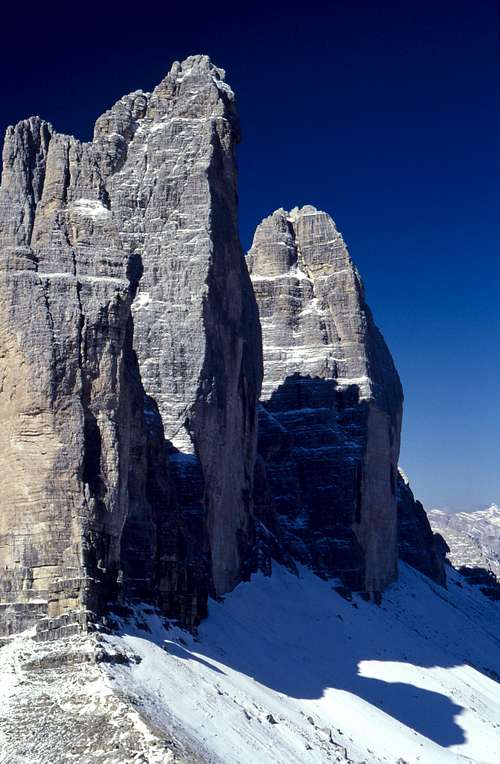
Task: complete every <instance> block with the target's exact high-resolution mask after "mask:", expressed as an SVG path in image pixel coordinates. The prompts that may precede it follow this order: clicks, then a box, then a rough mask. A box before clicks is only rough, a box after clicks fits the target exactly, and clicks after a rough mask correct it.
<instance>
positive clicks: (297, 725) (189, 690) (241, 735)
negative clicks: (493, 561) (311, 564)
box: [107, 565, 500, 764]
mask: <svg viewBox="0 0 500 764" xmlns="http://www.w3.org/2000/svg"><path fill="white" fill-rule="evenodd" d="M458 580H459V579H458V576H457V574H455V573H454V572H453V571H452V572H451V581H450V584H449V591H448V592H447V591H445V590H443V589H441V588H440V587H438V586H437V585H435V584H433V583H432V582H430V581H429V580H428V579H426V578H425V577H423V576H421V575H420V574H419V573H417V572H416V571H414V570H413V569H411V568H409V567H407V566H405V565H402V566H401V577H400V581H399V582H398V583H397V584H395V585H394V586H392V587H391V588H390V589H389V590H388V592H387V593H386V594H385V596H384V600H383V603H382V606H381V607H377V606H376V605H374V604H372V603H366V602H364V601H363V600H362V599H361V598H360V597H357V596H355V597H354V600H353V602H352V603H350V602H347V601H345V600H344V599H342V598H341V597H340V596H339V595H338V594H337V593H336V592H334V591H333V590H332V582H325V581H321V580H320V579H318V578H317V577H315V576H314V575H313V574H312V573H311V572H310V571H308V570H307V569H301V571H300V578H297V577H295V576H293V575H292V574H290V573H289V572H288V571H286V570H285V569H283V568H279V567H275V569H274V572H273V576H272V577H271V578H265V577H263V576H261V575H259V576H255V577H254V578H253V579H252V582H251V583H245V584H241V585H240V586H239V587H238V588H237V589H236V590H235V591H234V592H233V593H231V594H230V595H228V596H227V597H226V599H225V602H223V603H222V602H211V603H210V615H209V617H208V619H207V620H206V621H205V622H204V623H203V624H202V625H201V627H200V630H199V635H198V637H197V638H193V637H191V636H189V635H186V634H185V633H183V632H181V631H180V630H178V629H176V628H171V629H170V630H169V631H165V630H164V628H163V627H162V625H161V623H160V621H159V620H158V619H157V618H155V617H154V616H149V627H150V629H151V632H150V633H149V634H147V633H145V632H144V631H143V630H139V629H134V628H132V627H129V626H125V627H124V633H123V636H121V637H111V638H110V640H111V641H112V642H115V643H125V645H126V646H127V647H128V648H131V649H132V650H133V651H134V652H135V653H136V654H138V655H140V656H141V658H142V660H141V662H140V663H138V664H137V665H133V666H118V667H117V666H115V667H112V668H108V669H107V671H108V672H109V678H110V681H111V682H112V684H113V685H114V686H115V687H116V688H117V689H119V690H120V691H121V692H123V693H126V694H127V695H128V696H131V697H136V698H137V699H138V702H139V704H140V707H141V713H142V714H143V715H144V717H145V718H147V719H149V720H150V721H151V720H153V721H154V723H155V724H156V725H159V727H160V728H161V726H162V724H163V725H164V726H168V724H172V719H173V720H175V724H176V725H180V727H181V728H182V729H183V730H185V731H186V732H187V734H188V736H189V737H190V738H191V741H192V743H193V746H194V747H195V749H196V750H199V752H200V754H201V755H202V756H205V757H206V760H207V761H211V762H224V763H225V764H261V763H262V764H303V762H314V764H322V763H323V762H325V764H326V762H332V761H336V760H337V761H340V760H344V748H345V752H346V753H347V756H348V757H349V760H351V761H355V762H362V761H365V762H370V764H375V763H376V762H383V761H385V762H394V763H395V762H397V761H398V759H399V758H402V759H404V760H405V761H406V762H408V763H409V764H413V763H414V762H415V763H416V762H421V763H422V764H431V763H432V764H445V763H446V762H449V763H451V762H466V761H468V762H471V761H472V762H478V763H479V762H480V763H481V764H495V763H497V762H498V751H499V750H500V685H499V684H498V683H497V682H495V681H494V680H493V679H490V678H489V676H487V673H488V671H489V672H493V671H496V672H497V674H498V673H500V651H499V644H500V641H499V639H500V618H499V615H500V608H499V607H498V605H496V604H495V603H491V602H489V601H487V600H486V599H485V598H484V597H483V596H482V595H481V594H480V593H478V592H477V591H474V590H473V589H472V588H471V587H469V586H467V585H466V584H464V585H463V588H459V587H457V585H456V581H458ZM271 720H274V722H277V723H272V722H271Z"/></svg>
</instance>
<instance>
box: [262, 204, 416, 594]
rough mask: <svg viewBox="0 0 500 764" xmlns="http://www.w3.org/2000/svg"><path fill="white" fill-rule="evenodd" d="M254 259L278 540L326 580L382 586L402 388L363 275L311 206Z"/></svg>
mask: <svg viewBox="0 0 500 764" xmlns="http://www.w3.org/2000/svg"><path fill="white" fill-rule="evenodd" d="M248 264H249V270H250V274H251V278H252V282H253V286H254V290H255V294H256V298H257V303H258V306H259V313H260V320H261V325H262V336H263V352H264V370H265V371H264V381H263V392H262V398H261V404H262V405H261V408H260V414H259V420H260V434H259V454H260V457H261V458H262V462H263V465H264V467H265V472H266V475H267V486H268V490H269V494H270V502H271V505H272V506H273V507H274V510H275V513H276V515H277V516H278V520H279V522H278V528H279V534H280V536H281V539H282V544H284V545H285V547H286V548H287V549H288V550H290V551H291V553H292V555H293V556H294V557H296V558H298V559H300V560H302V561H304V562H306V563H308V564H310V565H311V566H312V567H313V569H314V570H316V572H317V573H319V574H320V575H323V576H328V577H329V576H334V575H340V576H341V577H342V578H343V580H344V581H345V582H346V583H347V584H348V585H349V586H351V587H352V588H356V589H362V590H367V591H369V592H378V591H381V590H382V589H384V588H385V587H386V586H387V584H388V583H390V582H391V581H392V580H394V578H395V577H396V571H397V543H396V535H397V529H396V520H397V515H396V480H397V462H398V454H399V438H400V426H401V408H402V391H401V385H400V382H399V378H398V375H397V372H396V370H395V368H394V364H393V362H392V358H391V356H390V353H389V351H388V349H387V347H386V345H385V342H384V340H383V338H382V336H381V334H380V332H379V331H378V329H377V327H376V326H375V324H374V322H373V319H372V316H371V313H370V310H369V308H368V306H367V305H366V302H365V298H364V292H363V286H362V283H361V280H360V277H359V275H358V273H357V270H356V268H355V267H354V265H353V263H352V261H351V259H350V257H349V254H348V251H347V249H346V246H345V244H344V242H343V239H342V237H341V235H340V233H339V232H338V231H337V229H336V227H335V224H334V222H333V220H332V219H331V218H330V217H329V216H328V215H327V214H326V213H324V212H320V211H318V210H316V209H315V208H314V207H311V206H307V207H303V208H302V209H300V210H299V209H294V210H292V211H291V212H286V211H285V210H283V209H279V210H277V211H276V212H274V213H273V214H272V215H271V216H270V217H268V218H266V219H265V220H264V221H263V222H262V223H261V224H260V225H259V227H258V228H257V230H256V233H255V237H254V241H253V245H252V248H251V250H250V252H249V256H248ZM268 514H269V513H268ZM274 535H275V534H274Z"/></svg>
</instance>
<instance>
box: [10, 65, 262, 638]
mask: <svg viewBox="0 0 500 764" xmlns="http://www.w3.org/2000/svg"><path fill="white" fill-rule="evenodd" d="M237 139H238V126H237V120H236V116H235V110H234V97H233V94H232V91H231V90H230V88H229V87H228V85H226V84H225V82H224V73H223V72H222V70H219V69H217V68H216V67H214V66H213V65H212V64H211V63H210V61H209V59H208V58H207V57H206V56H194V57H191V58H189V59H187V61H185V62H183V63H182V64H178V63H176V64H174V65H173V67H172V70H171V72H170V73H169V74H168V75H167V77H166V78H165V79H164V80H163V82H162V83H160V85H159V86H158V87H157V88H156V89H155V90H154V91H153V93H151V94H148V93H143V92H142V91H138V92H136V93H132V94H130V95H129V96H126V97H124V98H123V99H121V100H120V101H119V102H118V103H117V104H115V106H114V107H113V108H112V109H111V110H110V111H109V112H107V113H106V114H105V115H103V117H101V118H100V119H99V120H98V121H97V123H96V128H95V135H94V140H93V142H92V143H80V142H79V141H78V140H76V139H74V138H71V137H68V136H65V135H60V134H58V133H56V132H55V131H54V130H53V128H52V127H51V125H49V124H48V123H46V122H44V121H42V120H40V119H39V118H38V117H35V118H31V119H29V120H26V121H24V122H21V123H19V124H18V125H17V126H16V127H14V128H9V129H8V131H7V135H6V140H5V147H4V153H3V174H2V185H1V189H0V280H1V283H0V416H1V418H2V422H1V427H0V476H1V477H0V480H1V481H2V484H1V509H0V630H2V631H3V632H9V631H12V630H19V629H20V628H25V627H27V626H30V625H31V624H32V623H33V622H34V621H36V620H38V618H40V617H43V616H45V617H46V618H48V619H49V622H50V624H51V625H50V629H52V630H55V631H57V629H58V628H59V627H60V628H61V629H63V631H64V629H69V628H71V618H70V617H69V616H68V613H75V612H77V613H79V615H78V617H76V618H75V619H74V622H75V623H77V624H79V625H85V621H86V618H87V616H86V615H85V613H87V612H92V611H100V610H102V609H103V608H104V607H105V605H106V603H107V602H108V601H109V600H110V599H113V600H115V599H116V597H117V596H119V595H120V596H121V595H123V596H136V597H144V596H145V595H147V596H149V597H151V595H152V592H154V595H155V597H156V598H157V601H158V602H159V603H160V604H161V605H162V606H163V608H164V610H165V612H167V613H168V614H169V615H172V616H173V617H178V618H180V619H181V621H182V622H184V623H188V624H189V623H194V622H196V620H197V619H199V617H200V616H202V615H203V614H204V612H205V609H206V597H207V592H208V590H209V589H210V588H212V589H213V590H214V591H215V592H216V593H218V594H220V593H223V592H224V591H227V590H228V589H230V588H231V587H232V586H234V585H235V583H237V581H238V580H240V577H241V576H242V575H244V572H245V566H246V562H247V557H248V554H249V550H250V548H251V546H252V543H253V530H252V528H253V525H252V520H251V514H252V508H251V496H252V479H253V466H254V456H255V445H256V443H255V441H256V422H255V400H256V398H257V396H258V393H259V388H260V379H261V373H262V372H261V358H260V335H259V329H258V320H257V311H256V306H255V302H254V299H253V294H252V290H251V285H250V281H249V277H248V273H247V270H246V267H245V264H244V258H243V254H242V251H241V247H240V245H239V241H238V235H237V228H236V190H235V184H236V181H235V177H236V176H235V167H234V144H235V142H236V140H237ZM133 301H134V302H133ZM132 303H133V305H132ZM169 450H170V452H171V453H172V452H173V453H172V458H171V459H170V465H169V464H168V463H167V452H168V451H169ZM175 475H178V476H179V480H178V481H177V482H178V485H177V486H176V485H175V482H176V481H175V480H173V479H172V476H175ZM193 475H194V476H196V480H194V481H193V480H192V477H193ZM179 503H180V504H181V505H182V506H181V510H182V511H178V509H177V507H178V504H179ZM82 614H83V615H82ZM54 619H55V620H54ZM57 619H59V621H58V620H57ZM47 623H48V622H46V624H45V626H47ZM50 629H49V630H50Z"/></svg>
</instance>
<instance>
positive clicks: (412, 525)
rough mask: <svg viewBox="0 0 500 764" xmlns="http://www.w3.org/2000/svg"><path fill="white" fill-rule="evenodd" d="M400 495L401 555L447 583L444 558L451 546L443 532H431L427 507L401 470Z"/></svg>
mask: <svg viewBox="0 0 500 764" xmlns="http://www.w3.org/2000/svg"><path fill="white" fill-rule="evenodd" d="M397 495H398V546H399V556H400V558H401V559H402V560H404V562H407V563H408V564H409V565H411V566H412V567H414V568H416V569H417V570H419V571H420V572H421V573H423V574H424V575H426V576H428V577H429V578H432V580H433V581H435V582H436V583H438V584H440V585H441V586H446V569H445V561H446V551H449V549H448V547H447V545H446V542H445V541H444V539H443V538H442V536H440V535H439V534H438V533H433V532H432V528H431V526H430V523H429V519H428V517H427V514H426V512H425V509H424V508H423V506H422V504H421V502H420V501H417V500H416V499H415V497H414V496H413V492H412V490H411V488H410V484H409V482H408V480H407V478H406V477H405V476H404V475H403V473H402V472H399V473H398V491H397Z"/></svg>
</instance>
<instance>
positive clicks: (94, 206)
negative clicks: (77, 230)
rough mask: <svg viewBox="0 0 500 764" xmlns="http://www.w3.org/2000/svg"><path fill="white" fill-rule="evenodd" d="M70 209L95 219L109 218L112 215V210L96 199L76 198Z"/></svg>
mask: <svg viewBox="0 0 500 764" xmlns="http://www.w3.org/2000/svg"><path fill="white" fill-rule="evenodd" d="M70 209H71V210H72V211H73V212H76V213H78V214H79V215H83V216H85V217H89V218H93V219H94V220H99V219H103V218H107V217H108V216H109V215H111V211H110V210H108V208H107V207H105V206H104V204H103V203H102V202H100V201H98V200H96V199H76V200H75V201H74V202H72V203H71V205H70Z"/></svg>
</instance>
